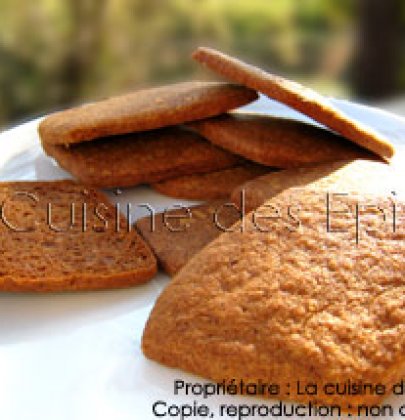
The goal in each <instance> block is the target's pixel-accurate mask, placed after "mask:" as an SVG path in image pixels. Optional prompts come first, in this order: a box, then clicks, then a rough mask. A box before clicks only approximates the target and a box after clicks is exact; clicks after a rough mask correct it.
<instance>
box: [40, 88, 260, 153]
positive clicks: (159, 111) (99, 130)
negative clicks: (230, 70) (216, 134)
mask: <svg viewBox="0 0 405 420" xmlns="http://www.w3.org/2000/svg"><path fill="white" fill-rule="evenodd" d="M255 99H257V94H256V92H254V91H253V90H250V89H248V88H245V87H242V86H237V85H232V84H227V83H220V82H184V83H178V84H173V85H169V86H162V87H158V88H153V89H145V90H139V91H136V92H132V93H129V94H126V95H121V96H115V97H112V98H109V99H105V100H102V101H98V102H95V103H90V104H85V105H82V106H79V107H76V108H71V109H67V110H65V111H60V112H56V113H54V114H52V115H50V116H48V117H47V118H45V119H44V120H43V121H42V122H41V123H40V125H39V134H40V137H41V139H42V141H43V142H45V143H50V144H64V145H66V144H72V143H80V142H83V141H89V140H93V139H97V138H99V137H105V136H111V135H116V134H126V133H132V132H137V131H144V130H151V129H156V128H161V127H165V126H169V125H176V124H181V123H184V122H186V121H192V120H195V119H199V118H206V117H209V116H213V115H217V114H221V113H223V112H226V111H228V110H230V109H234V108H238V107H239V106H241V105H245V104H247V103H249V102H252V101H253V100H255Z"/></svg>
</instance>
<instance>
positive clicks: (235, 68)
mask: <svg viewBox="0 0 405 420" xmlns="http://www.w3.org/2000/svg"><path fill="white" fill-rule="evenodd" d="M193 58H194V59H195V60H197V61H199V62H200V63H202V64H204V65H206V66H207V67H209V68H210V69H211V70H213V71H215V72H217V73H219V74H221V75H222V76H224V77H226V78H228V79H230V80H232V81H234V82H237V83H240V84H242V85H245V86H247V87H250V88H252V89H255V90H257V91H259V92H262V93H264V94H266V95H267V96H269V97H270V98H273V99H275V100H277V101H279V102H282V103H284V104H286V105H288V106H290V107H291V108H294V109H296V110H298V111H300V112H302V113H303V114H305V115H308V116H309V117H311V118H313V119H314V120H315V121H318V122H320V123H322V124H324V125H326V126H327V127H329V128H331V129H332V130H334V131H335V132H337V133H339V134H341V135H342V136H344V137H346V138H347V139H349V140H351V141H353V142H354V143H357V144H359V145H360V146H363V147H365V148H366V149H368V150H371V151H372V152H374V153H376V154H377V155H379V156H381V157H383V158H384V159H389V158H391V157H392V156H393V155H394V146H393V145H392V144H391V143H390V142H389V141H388V140H387V139H385V138H384V137H383V136H382V135H380V134H378V133H377V132H375V131H374V130H372V129H371V128H370V127H366V126H364V125H362V124H360V123H359V122H357V121H354V120H353V119H351V118H350V117H349V116H347V115H346V114H344V113H343V112H342V111H340V110H338V109H337V108H336V107H334V106H333V105H332V104H331V103H330V102H329V101H328V100H327V99H326V98H324V97H323V96H321V95H320V94H318V93H317V92H315V91H313V90H312V89H309V88H306V87H304V86H302V85H300V84H298V83H295V82H292V81H290V80H287V79H284V78H282V77H279V76H275V75H273V74H270V73H266V72H265V71H263V70H261V69H259V68H257V67H254V66H252V65H249V64H246V63H244V62H242V61H240V60H238V59H236V58H233V57H230V56H227V55H226V54H223V53H221V52H219V51H215V50H213V49H210V48H203V47H200V48H198V49H197V50H196V51H195V52H194V53H193Z"/></svg>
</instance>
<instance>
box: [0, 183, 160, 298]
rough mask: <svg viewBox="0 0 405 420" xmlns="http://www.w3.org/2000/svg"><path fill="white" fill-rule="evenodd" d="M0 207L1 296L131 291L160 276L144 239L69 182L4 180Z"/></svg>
mask: <svg viewBox="0 0 405 420" xmlns="http://www.w3.org/2000/svg"><path fill="white" fill-rule="evenodd" d="M0 202H1V203H2V211H3V212H2V216H3V218H2V223H1V225H0V235H1V243H0V248H1V252H0V260H1V264H0V265H1V269H0V290H2V291H13V292H21V291H24V292H25V291H30V292H50V291H75V290H95V289H104V288H120V287H129V286H133V285H137V284H140V283H144V282H146V281H148V280H150V279H151V278H152V277H153V276H154V275H155V273H156V271H157V264H156V259H155V257H154V255H153V254H152V252H151V250H150V249H149V247H148V246H147V245H146V243H145V242H144V241H143V239H142V238H141V237H140V236H139V234H138V233H137V232H135V231H128V230H127V226H126V221H125V219H124V217H121V219H120V220H118V219H117V218H116V210H115V208H114V206H113V205H112V204H110V203H109V201H108V200H107V198H106V197H105V196H104V195H103V194H101V193H100V192H98V191H96V190H93V189H90V188H88V187H86V186H84V185H80V184H76V183H74V182H72V181H54V182H3V183H1V184H0ZM84 203H86V208H85V207H84ZM72 204H73V206H74V210H72ZM84 208H85V209H86V211H84ZM72 211H73V212H74V216H72ZM72 218H73V219H72ZM70 225H72V226H71V228H70V229H68V228H69V226H70ZM117 226H120V231H117ZM21 230H24V232H21Z"/></svg>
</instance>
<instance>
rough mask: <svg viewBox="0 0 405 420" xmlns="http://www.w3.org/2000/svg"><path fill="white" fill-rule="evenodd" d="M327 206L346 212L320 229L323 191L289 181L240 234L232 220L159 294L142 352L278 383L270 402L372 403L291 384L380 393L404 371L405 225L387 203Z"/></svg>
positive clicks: (356, 199) (350, 201)
mask: <svg viewBox="0 0 405 420" xmlns="http://www.w3.org/2000/svg"><path fill="white" fill-rule="evenodd" d="M359 203H360V204H361V205H362V206H364V207H361V209H362V210H361V211H362V213H361V226H362V227H361V231H360V242H359V243H358V244H356V240H355V237H356V223H355V221H354V217H355V213H356V204H359ZM404 204H405V203H404V202H401V203H400V207H401V208H403V205H404ZM334 205H335V206H337V209H338V210H339V209H340V210H342V206H343V208H344V209H347V211H346V212H343V213H340V214H334V219H333V229H334V232H333V233H328V232H327V231H326V224H325V220H326V211H327V208H326V206H325V192H321V193H320V192H319V191H316V190H311V189H308V188H302V189H290V190H288V191H285V192H283V193H281V194H279V195H278V196H276V197H274V198H273V199H272V200H269V201H267V202H266V206H263V207H261V208H260V209H259V210H258V211H259V213H257V212H256V215H257V214H261V215H267V216H271V215H273V217H272V218H271V219H267V221H266V220H264V219H263V218H262V219H261V220H260V222H258V219H257V218H256V225H255V224H254V219H253V214H250V215H248V216H247V218H246V220H245V229H244V230H243V231H241V225H240V224H239V223H238V224H236V225H235V226H234V232H232V233H224V234H222V235H220V236H219V237H218V238H217V239H215V240H214V241H213V242H211V243H210V244H209V245H208V246H207V247H205V248H204V249H203V250H202V251H201V252H200V253H198V254H197V255H195V256H194V257H193V258H192V259H191V260H190V261H189V263H188V264H187V265H186V266H185V267H183V269H182V270H180V272H179V273H178V274H177V276H176V277H174V279H173V280H172V282H171V283H170V284H169V285H168V287H167V288H166V289H165V290H164V291H163V293H162V295H161V296H160V297H159V299H158V300H157V303H156V305H155V307H154V309H153V311H152V313H151V315H150V318H149V320H148V322H147V325H146V328H145V331H144V335H143V342H142V348H143V351H144V353H145V355H146V356H147V357H149V358H151V359H153V360H156V361H158V362H160V363H163V364H165V365H168V366H171V367H177V368H180V369H183V370H186V371H190V372H193V373H195V374H198V375H201V376H203V377H206V378H210V379H212V380H214V381H219V382H221V381H222V380H229V381H231V380H232V379H236V381H239V380H241V379H243V380H245V381H252V382H257V381H259V380H261V381H263V382H265V383H269V382H270V383H278V384H280V385H281V393H280V395H279V396H277V398H282V399H294V400H300V401H305V402H307V401H309V400H312V402H315V403H323V404H339V405H340V406H342V407H343V409H346V410H347V409H350V407H348V404H361V403H364V404H376V403H379V402H380V401H381V399H382V398H384V396H380V395H373V394H372V395H370V394H368V393H367V394H366V395H344V396H340V395H325V393H322V392H319V393H318V395H317V396H309V395H297V393H296V389H295V387H294V386H293V385H294V384H295V383H296V381H298V380H300V381H301V382H302V383H309V382H313V383H316V384H318V386H319V387H321V386H322V385H323V384H325V383H327V382H331V383H340V384H343V383H344V382H345V381H348V380H351V381H355V382H359V381H363V382H371V383H373V384H376V383H383V384H385V385H386V386H387V393H389V392H390V389H389V388H390V386H391V385H392V383H394V382H395V381H398V380H400V379H401V377H402V376H403V375H404V373H405V372H404V370H405V359H404V357H405V356H404V355H405V322H404V319H405V318H404V316H405V313H404V304H405V301H404V296H405V293H404V292H405V283H404V279H403V272H404V270H405V261H404V259H403V258H402V255H404V252H405V242H404V240H403V229H402V230H401V232H399V231H397V232H396V233H394V232H393V231H392V226H391V222H390V221H388V220H387V221H384V219H383V217H381V214H379V213H378V212H375V211H373V210H372V209H375V206H376V205H378V206H381V207H382V208H384V209H385V210H386V211H388V212H390V211H391V210H390V209H392V202H391V200H390V199H389V198H385V197H376V196H372V197H369V196H367V195H363V194H360V195H355V194H354V195H350V196H347V197H343V198H342V197H341V201H339V202H338V203H335V204H334ZM368 205H370V206H371V207H369V209H370V210H369V211H367V210H366V209H367V208H368V207H367V206H368ZM291 206H292V207H291ZM335 208H336V207H335ZM274 209H279V211H280V218H279V219H277V218H274ZM288 209H290V211H289V210H288ZM363 211H364V213H363ZM291 215H294V217H291ZM296 220H299V221H300V223H299V224H297V223H296ZM257 223H259V226H260V229H259V227H258V225H257ZM338 229H342V230H343V231H342V232H340V233H339V232H338ZM202 280H203V281H202ZM288 383H290V384H291V385H292V386H291V388H290V394H288V393H287V391H288V387H287V384H288Z"/></svg>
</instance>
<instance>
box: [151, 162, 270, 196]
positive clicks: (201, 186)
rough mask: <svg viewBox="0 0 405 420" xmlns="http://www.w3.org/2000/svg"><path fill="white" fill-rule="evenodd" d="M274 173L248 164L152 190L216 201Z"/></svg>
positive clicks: (165, 183)
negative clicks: (244, 185)
mask: <svg viewBox="0 0 405 420" xmlns="http://www.w3.org/2000/svg"><path fill="white" fill-rule="evenodd" d="M272 171H274V169H272V168H269V167H266V166H262V165H256V164H254V163H246V164H243V165H238V166H234V167H232V168H227V169H221V170H219V171H214V172H207V173H204V174H194V175H185V176H181V177H178V178H172V179H168V180H166V181H162V182H157V183H156V184H152V188H154V189H155V190H156V191H158V192H160V193H162V194H165V195H168V196H169V197H174V198H185V199H189V200H214V199H216V198H226V197H229V195H230V194H231V192H232V191H233V190H234V189H235V188H236V187H237V186H238V185H241V184H243V183H245V182H246V181H249V180H251V179H254V178H256V177H258V176H260V175H264V174H267V173H269V172H272Z"/></svg>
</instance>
